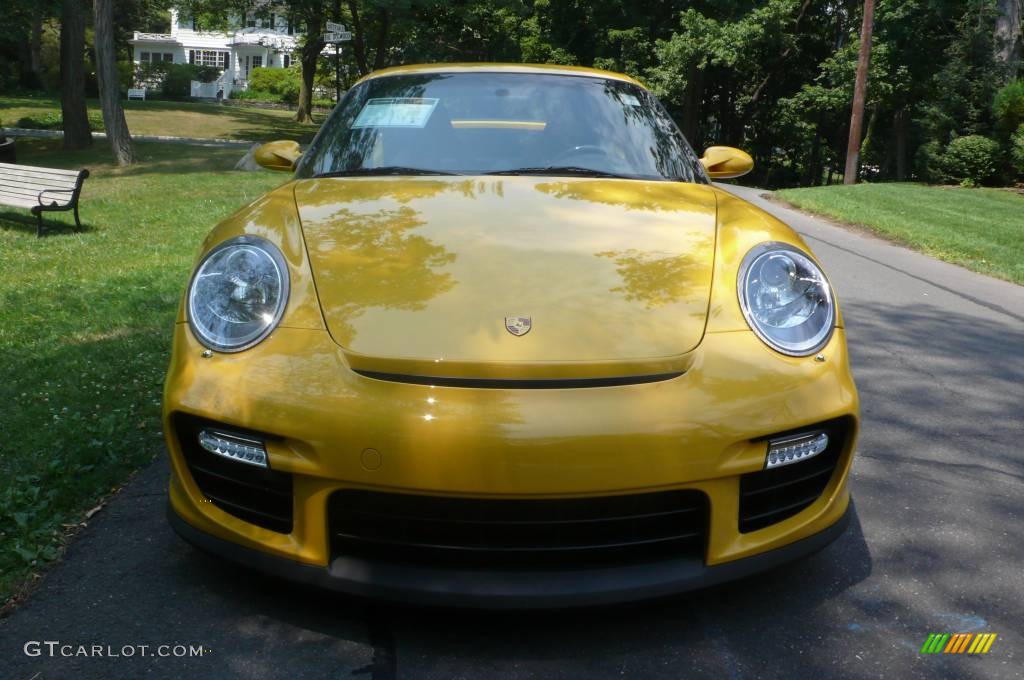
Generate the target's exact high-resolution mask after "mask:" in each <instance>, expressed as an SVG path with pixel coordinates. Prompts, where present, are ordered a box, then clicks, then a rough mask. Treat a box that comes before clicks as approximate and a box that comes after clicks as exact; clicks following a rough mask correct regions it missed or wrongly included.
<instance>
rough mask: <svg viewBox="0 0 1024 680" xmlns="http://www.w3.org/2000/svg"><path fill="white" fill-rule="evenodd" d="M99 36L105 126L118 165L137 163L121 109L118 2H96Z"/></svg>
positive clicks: (98, 69) (98, 71) (98, 63)
mask: <svg viewBox="0 0 1024 680" xmlns="http://www.w3.org/2000/svg"><path fill="white" fill-rule="evenodd" d="M93 11H94V14H95V16H94V22H93V26H94V28H95V35H96V38H95V40H96V79H97V80H98V81H99V90H100V107H101V108H102V109H103V127H105V128H106V130H107V139H108V140H109V141H110V148H111V150H113V152H114V158H116V159H117V163H118V165H131V164H132V163H134V162H135V148H134V147H133V146H132V136H131V133H129V132H128V123H127V122H126V121H125V119H124V108H123V107H122V106H121V84H120V83H119V82H118V77H117V54H116V53H115V51H114V0H93Z"/></svg>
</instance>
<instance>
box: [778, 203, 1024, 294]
mask: <svg viewBox="0 0 1024 680" xmlns="http://www.w3.org/2000/svg"><path fill="white" fill-rule="evenodd" d="M775 195H776V196H777V197H778V198H781V199H782V200H785V201H788V202H789V203H792V204H793V205H795V206H797V207H798V208H802V209H804V210H808V211H810V212H813V213H818V214H821V215H824V216H826V217H831V218H834V219H837V220H842V221H843V222H849V223H852V224H857V225H861V226H864V227H867V228H868V229H870V230H872V231H875V232H877V233H879V234H882V235H883V236H886V237H889V238H891V239H893V240H895V241H898V242H900V243H903V244H905V245H908V246H910V247H912V248H915V249H917V250H920V251H922V252H924V253H927V254H928V255H931V256H933V257H937V258H939V259H941V260H946V261H947V262H953V263H954V264H959V265H962V266H964V267H967V268H968V269H972V270H974V271H976V272H981V273H982V274H988V275H990V276H995V277H998V278H1001V279H1007V280H1009V281H1013V282H1015V283H1019V284H1024V196H1021V195H1019V194H1017V193H1014V192H1011V191H1004V190H1001V189H963V188H960V187H955V188H954V187H934V186H924V185H921V184H857V185H854V186H842V185H840V186H829V187H814V188H810V189H786V190H783V191H777V192H775Z"/></svg>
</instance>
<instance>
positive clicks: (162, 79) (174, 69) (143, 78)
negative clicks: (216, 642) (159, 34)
mask: <svg viewBox="0 0 1024 680" xmlns="http://www.w3.org/2000/svg"><path fill="white" fill-rule="evenodd" d="M220 73H221V72H220V69H217V68H214V67H212V66H196V65H195V64H175V63H172V62H169V61H157V62H154V63H152V64H140V65H139V67H138V70H137V71H136V74H135V79H136V81H137V82H140V83H145V84H146V85H148V86H150V87H157V88H159V90H160V94H161V96H163V97H165V98H167V99H176V100H184V99H188V98H189V97H191V96H192V81H193V80H198V81H200V82H203V83H210V82H213V81H214V80H216V79H217V78H218V77H219V76H220Z"/></svg>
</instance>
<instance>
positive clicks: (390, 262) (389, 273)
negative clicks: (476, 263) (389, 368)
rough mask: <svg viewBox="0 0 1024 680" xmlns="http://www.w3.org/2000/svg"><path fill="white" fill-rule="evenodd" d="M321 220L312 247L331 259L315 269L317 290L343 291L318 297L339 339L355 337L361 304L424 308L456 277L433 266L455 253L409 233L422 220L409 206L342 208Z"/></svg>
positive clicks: (449, 260)
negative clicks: (323, 226) (365, 210)
mask: <svg viewBox="0 0 1024 680" xmlns="http://www.w3.org/2000/svg"><path fill="white" fill-rule="evenodd" d="M324 222H325V223H327V224H329V225H330V228H329V229H326V230H323V231H322V232H321V233H322V237H321V238H319V240H317V241H314V242H313V243H311V247H313V248H314V249H315V250H317V251H319V252H320V253H321V255H322V257H325V258H328V260H329V265H322V266H320V267H319V268H318V271H317V273H318V279H319V282H320V288H321V291H323V290H325V289H329V290H332V291H339V292H340V293H341V294H340V295H332V296H331V297H330V298H329V299H324V296H323V295H321V300H320V301H321V304H323V305H324V311H325V313H326V315H327V316H328V317H329V318H330V319H331V320H332V321H333V322H334V324H333V325H332V330H333V331H334V332H335V333H336V334H337V335H338V336H339V337H336V338H335V339H336V340H337V341H338V342H340V343H341V344H343V345H348V344H350V343H351V342H352V340H353V339H354V337H355V328H354V326H353V323H352V322H353V321H354V320H355V319H356V318H357V317H358V316H360V315H361V314H362V313H363V312H364V311H365V310H367V309H369V308H373V307H384V308H389V309H404V310H413V311H414V310H419V309H423V308H424V307H425V306H426V303H427V302H429V301H430V300H431V299H433V298H434V297H436V296H438V295H440V294H442V293H444V292H446V291H448V290H450V289H451V288H452V286H454V285H455V283H456V282H455V279H454V278H453V277H452V275H451V274H450V273H447V272H439V271H437V270H438V269H440V268H442V267H444V266H446V265H448V264H451V263H452V262H454V261H455V255H454V254H452V253H449V252H448V251H447V250H446V249H445V248H444V247H443V246H440V245H437V244H436V243H434V242H432V241H431V240H430V239H428V238H425V237H423V236H421V235H418V234H413V233H410V232H411V231H412V230H414V229H416V228H418V227H421V226H423V224H425V223H424V221H423V220H422V219H420V217H419V213H418V212H417V211H416V210H414V209H413V208H410V207H409V206H405V205H403V206H399V207H396V208H381V209H380V210H377V211H375V212H372V213H363V212H353V211H352V210H350V209H348V208H340V209H339V210H337V211H336V212H335V213H333V214H332V215H331V216H330V217H328V218H327V219H326V220H324Z"/></svg>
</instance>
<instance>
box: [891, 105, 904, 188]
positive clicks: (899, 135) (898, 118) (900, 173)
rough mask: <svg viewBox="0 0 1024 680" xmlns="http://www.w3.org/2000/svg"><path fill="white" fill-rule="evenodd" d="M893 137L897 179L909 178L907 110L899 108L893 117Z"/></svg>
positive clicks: (901, 180) (900, 180)
mask: <svg viewBox="0 0 1024 680" xmlns="http://www.w3.org/2000/svg"><path fill="white" fill-rule="evenodd" d="M892 128H893V137H894V138H895V141H896V181H897V182H905V181H906V179H907V110H906V109H899V110H898V111H896V113H895V114H894V115H893V119H892Z"/></svg>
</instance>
